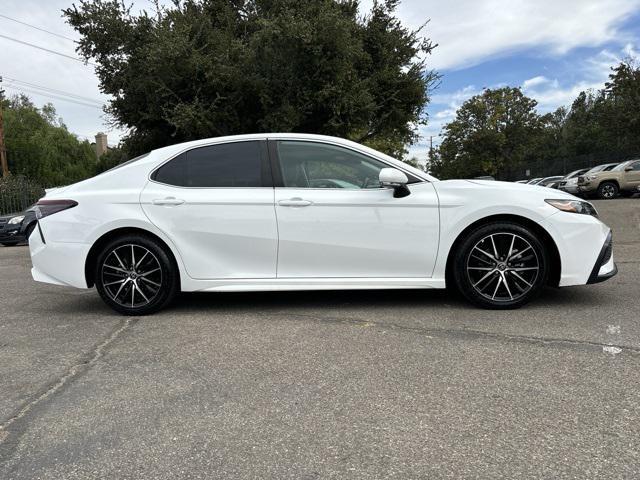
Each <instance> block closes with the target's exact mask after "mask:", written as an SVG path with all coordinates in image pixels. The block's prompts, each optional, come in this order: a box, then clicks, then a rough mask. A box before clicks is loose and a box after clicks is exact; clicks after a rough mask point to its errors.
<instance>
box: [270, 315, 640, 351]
mask: <svg viewBox="0 0 640 480" xmlns="http://www.w3.org/2000/svg"><path fill="white" fill-rule="evenodd" d="M274 315H280V316H287V317H304V318H310V319H312V320H317V321H323V322H332V323H339V324H344V325H352V326H361V327H377V328H381V329H387V330H397V331H401V332H402V331H404V332H411V333H418V334H422V335H433V336H442V337H444V336H466V337H469V336H472V337H485V338H492V339H497V340H509V341H514V342H520V343H529V344H564V345H568V346H576V347H588V348H599V349H602V348H603V347H615V348H620V349H622V350H623V351H629V352H633V353H640V347H631V346H627V345H618V344H615V343H602V342H594V341H590V340H575V339H570V338H557V337H536V336H533V335H512V334H508V333H494V332H486V331H482V330H474V329H467V328H465V329H457V328H437V327H417V326H408V325H400V324H397V323H387V322H375V321H371V320H363V319H359V318H340V317H330V316H323V315H309V314H304V313H302V314H298V313H288V312H276V313H271V314H265V316H274Z"/></svg>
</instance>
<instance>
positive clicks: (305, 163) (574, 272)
mask: <svg viewBox="0 0 640 480" xmlns="http://www.w3.org/2000/svg"><path fill="white" fill-rule="evenodd" d="M36 214H37V218H38V224H37V228H36V229H35V230H34V232H33V233H32V234H31V238H30V242H29V248H30V251H31V259H32V262H33V268H32V275H33V278H34V279H35V280H37V281H41V282H48V283H53V284H58V285H68V286H72V287H77V288H92V287H93V286H95V287H96V289H97V291H98V293H99V294H100V296H101V297H102V299H103V300H104V301H105V302H106V303H107V304H108V305H109V306H111V307H112V308H113V309H115V310H116V311H118V312H120V313H123V314H129V315H143V314H149V313H152V312H155V311H157V310H159V309H161V308H163V307H165V306H166V305H167V304H168V303H169V302H170V301H171V299H172V298H173V297H174V296H175V295H176V293H177V292H178V291H187V292H194V291H199V292H201V291H207V292H221V291H227V292H228V291H265V290H329V289H331V290H335V289H391V288H403V289H406V288H445V287H452V288H456V289H458V290H459V291H460V292H461V293H462V294H463V295H464V296H465V297H466V298H467V299H468V300H469V301H471V302H473V303H475V304H476V305H479V306H481V307H486V308H516V307H520V306H522V305H524V304H525V303H527V302H528V301H530V300H531V299H533V298H534V297H536V296H537V295H538V294H540V292H541V291H542V290H543V288H544V287H545V285H553V286H561V287H562V286H569V285H583V284H588V283H595V282H600V281H603V280H606V279H607V278H610V277H612V276H613V275H615V274H616V272H617V268H616V265H615V263H614V261H613V255H612V243H611V232H610V229H609V228H608V227H607V226H606V225H605V224H603V223H602V222H601V221H600V220H599V219H598V216H597V212H596V210H595V209H594V207H593V206H592V205H591V204H590V203H588V202H585V201H582V200H581V199H578V198H576V197H574V196H572V195H570V194H568V193H565V192H562V191H558V190H551V189H547V188H541V187H538V186H532V185H522V184H515V183H505V182H495V181H486V180H448V181H439V180H437V179H436V178H433V177H432V176H430V175H428V174H426V173H424V172H423V171H421V170H419V169H416V168H413V167H411V166H409V165H407V164H406V163H403V162H401V161H398V160H396V159H393V158H391V157H389V156H387V155H385V154H383V153H380V152H377V151H375V150H372V149H370V148H367V147H365V146H362V145H360V144H357V143H353V142H350V141H347V140H343V139H339V138H333V137H325V136H318V135H305V134H260V135H242V136H233V137H220V138H212V139H206V140H198V141H193V142H189V143H183V144H178V145H172V146H169V147H165V148H160V149H158V150H154V151H152V152H150V153H148V154H146V155H143V156H141V157H138V158H134V159H132V160H130V161H129V162H126V163H124V164H121V165H119V166H118V167H116V168H114V169H112V170H109V171H107V172H105V173H102V174H100V175H98V176H96V177H93V178H90V179H88V180H85V181H82V182H80V183H76V184H74V185H70V186H67V187H62V188H58V189H55V190H53V191H50V192H49V193H47V195H46V196H45V197H44V198H43V199H41V200H40V201H39V202H38V203H37V206H36Z"/></svg>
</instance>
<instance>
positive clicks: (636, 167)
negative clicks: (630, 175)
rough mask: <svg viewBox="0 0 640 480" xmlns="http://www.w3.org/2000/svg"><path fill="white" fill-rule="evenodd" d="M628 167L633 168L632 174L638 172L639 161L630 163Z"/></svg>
mask: <svg viewBox="0 0 640 480" xmlns="http://www.w3.org/2000/svg"><path fill="white" fill-rule="evenodd" d="M630 167H631V168H633V171H634V172H638V171H640V161H638V162H634V163H632V164H631V165H630Z"/></svg>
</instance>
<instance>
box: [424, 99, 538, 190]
mask: <svg viewBox="0 0 640 480" xmlns="http://www.w3.org/2000/svg"><path fill="white" fill-rule="evenodd" d="M536 104H537V102H536V101H535V100H533V99H531V98H529V97H527V96H525V95H524V94H523V93H522V91H521V90H520V89H519V88H510V87H505V88H499V89H496V90H491V89H487V90H484V91H483V92H482V94H480V95H476V96H474V97H472V98H470V99H469V100H467V101H466V102H464V103H463V104H462V106H461V107H460V108H459V109H458V111H457V112H456V118H455V119H454V120H453V121H452V122H451V123H449V124H447V125H446V126H445V127H444V129H443V133H442V136H443V140H442V143H441V144H440V146H439V147H438V149H437V150H436V151H435V152H434V153H435V155H434V158H432V160H431V163H430V171H431V172H432V173H433V174H434V175H436V176H440V177H442V178H452V177H475V176H481V175H491V176H494V177H496V178H508V177H510V176H511V175H512V172H513V171H514V170H515V169H517V168H518V167H519V166H521V165H522V164H524V163H526V162H528V161H531V160H532V159H533V157H534V156H535V155H537V153H536V150H535V146H537V145H538V143H539V142H540V135H541V134H542V132H543V130H544V128H543V127H544V122H543V120H542V119H541V118H540V116H539V115H538V114H537V113H536Z"/></svg>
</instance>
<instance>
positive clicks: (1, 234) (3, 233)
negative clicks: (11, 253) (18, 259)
mask: <svg viewBox="0 0 640 480" xmlns="http://www.w3.org/2000/svg"><path fill="white" fill-rule="evenodd" d="M25 240H26V238H25V236H24V234H23V233H22V232H21V231H20V226H19V225H18V228H14V229H11V230H9V229H3V230H0V243H5V242H24V241H25Z"/></svg>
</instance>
